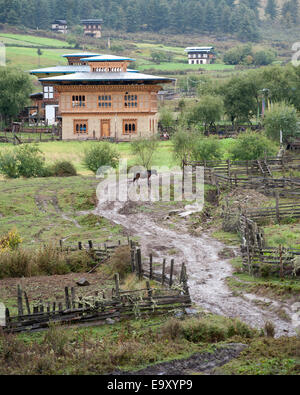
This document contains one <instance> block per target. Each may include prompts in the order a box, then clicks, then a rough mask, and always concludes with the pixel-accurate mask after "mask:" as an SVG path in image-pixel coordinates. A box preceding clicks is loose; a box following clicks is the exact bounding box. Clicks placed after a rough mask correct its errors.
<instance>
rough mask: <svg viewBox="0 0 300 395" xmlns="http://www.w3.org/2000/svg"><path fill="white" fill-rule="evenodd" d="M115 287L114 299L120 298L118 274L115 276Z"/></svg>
mask: <svg viewBox="0 0 300 395" xmlns="http://www.w3.org/2000/svg"><path fill="white" fill-rule="evenodd" d="M115 285H116V297H117V298H119V297H120V279H119V273H116V274H115Z"/></svg>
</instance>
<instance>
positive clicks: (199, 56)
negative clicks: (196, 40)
mask: <svg viewBox="0 0 300 395" xmlns="http://www.w3.org/2000/svg"><path fill="white" fill-rule="evenodd" d="M185 52H187V54H188V62H189V64H210V63H214V61H215V59H216V56H215V54H214V48H213V47H188V48H186V49H185Z"/></svg>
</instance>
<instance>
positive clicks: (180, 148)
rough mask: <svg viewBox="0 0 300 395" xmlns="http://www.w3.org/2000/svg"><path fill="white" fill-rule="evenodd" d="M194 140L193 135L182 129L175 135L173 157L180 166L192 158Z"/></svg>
mask: <svg viewBox="0 0 300 395" xmlns="http://www.w3.org/2000/svg"><path fill="white" fill-rule="evenodd" d="M194 139H195V136H194V135H193V134H191V133H187V132H183V131H182V129H180V130H178V131H176V133H175V134H174V135H173V137H172V142H173V155H174V158H175V160H177V161H178V162H180V164H182V162H183V161H184V160H187V159H189V158H190V155H191V151H192V147H193V144H194Z"/></svg>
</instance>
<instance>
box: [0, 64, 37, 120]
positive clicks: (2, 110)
mask: <svg viewBox="0 0 300 395" xmlns="http://www.w3.org/2000/svg"><path fill="white" fill-rule="evenodd" d="M31 92H32V84H31V80H30V77H29V75H28V74H26V73H23V72H21V71H19V70H15V69H8V68H7V67H1V68H0V114H1V116H2V119H3V120H4V122H5V123H6V124H8V123H9V122H11V121H12V119H13V118H15V117H16V116H17V115H18V114H19V113H20V111H21V110H22V109H23V108H24V107H25V106H26V105H27V104H28V102H29V95H30V93H31Z"/></svg>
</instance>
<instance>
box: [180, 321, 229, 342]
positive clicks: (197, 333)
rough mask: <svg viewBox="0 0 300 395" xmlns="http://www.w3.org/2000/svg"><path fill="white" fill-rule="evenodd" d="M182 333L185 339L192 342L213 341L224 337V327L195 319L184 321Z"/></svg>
mask: <svg viewBox="0 0 300 395" xmlns="http://www.w3.org/2000/svg"><path fill="white" fill-rule="evenodd" d="M182 333H183V336H184V337H185V339H186V340H188V341H190V342H193V343H200V342H208V343H210V342H211V343H215V342H219V341H222V340H225V339H226V331H225V329H223V328H221V327H218V326H216V325H213V324H210V323H207V322H205V321H202V320H197V319H194V320H189V321H187V322H185V323H184V324H183V326H182Z"/></svg>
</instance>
